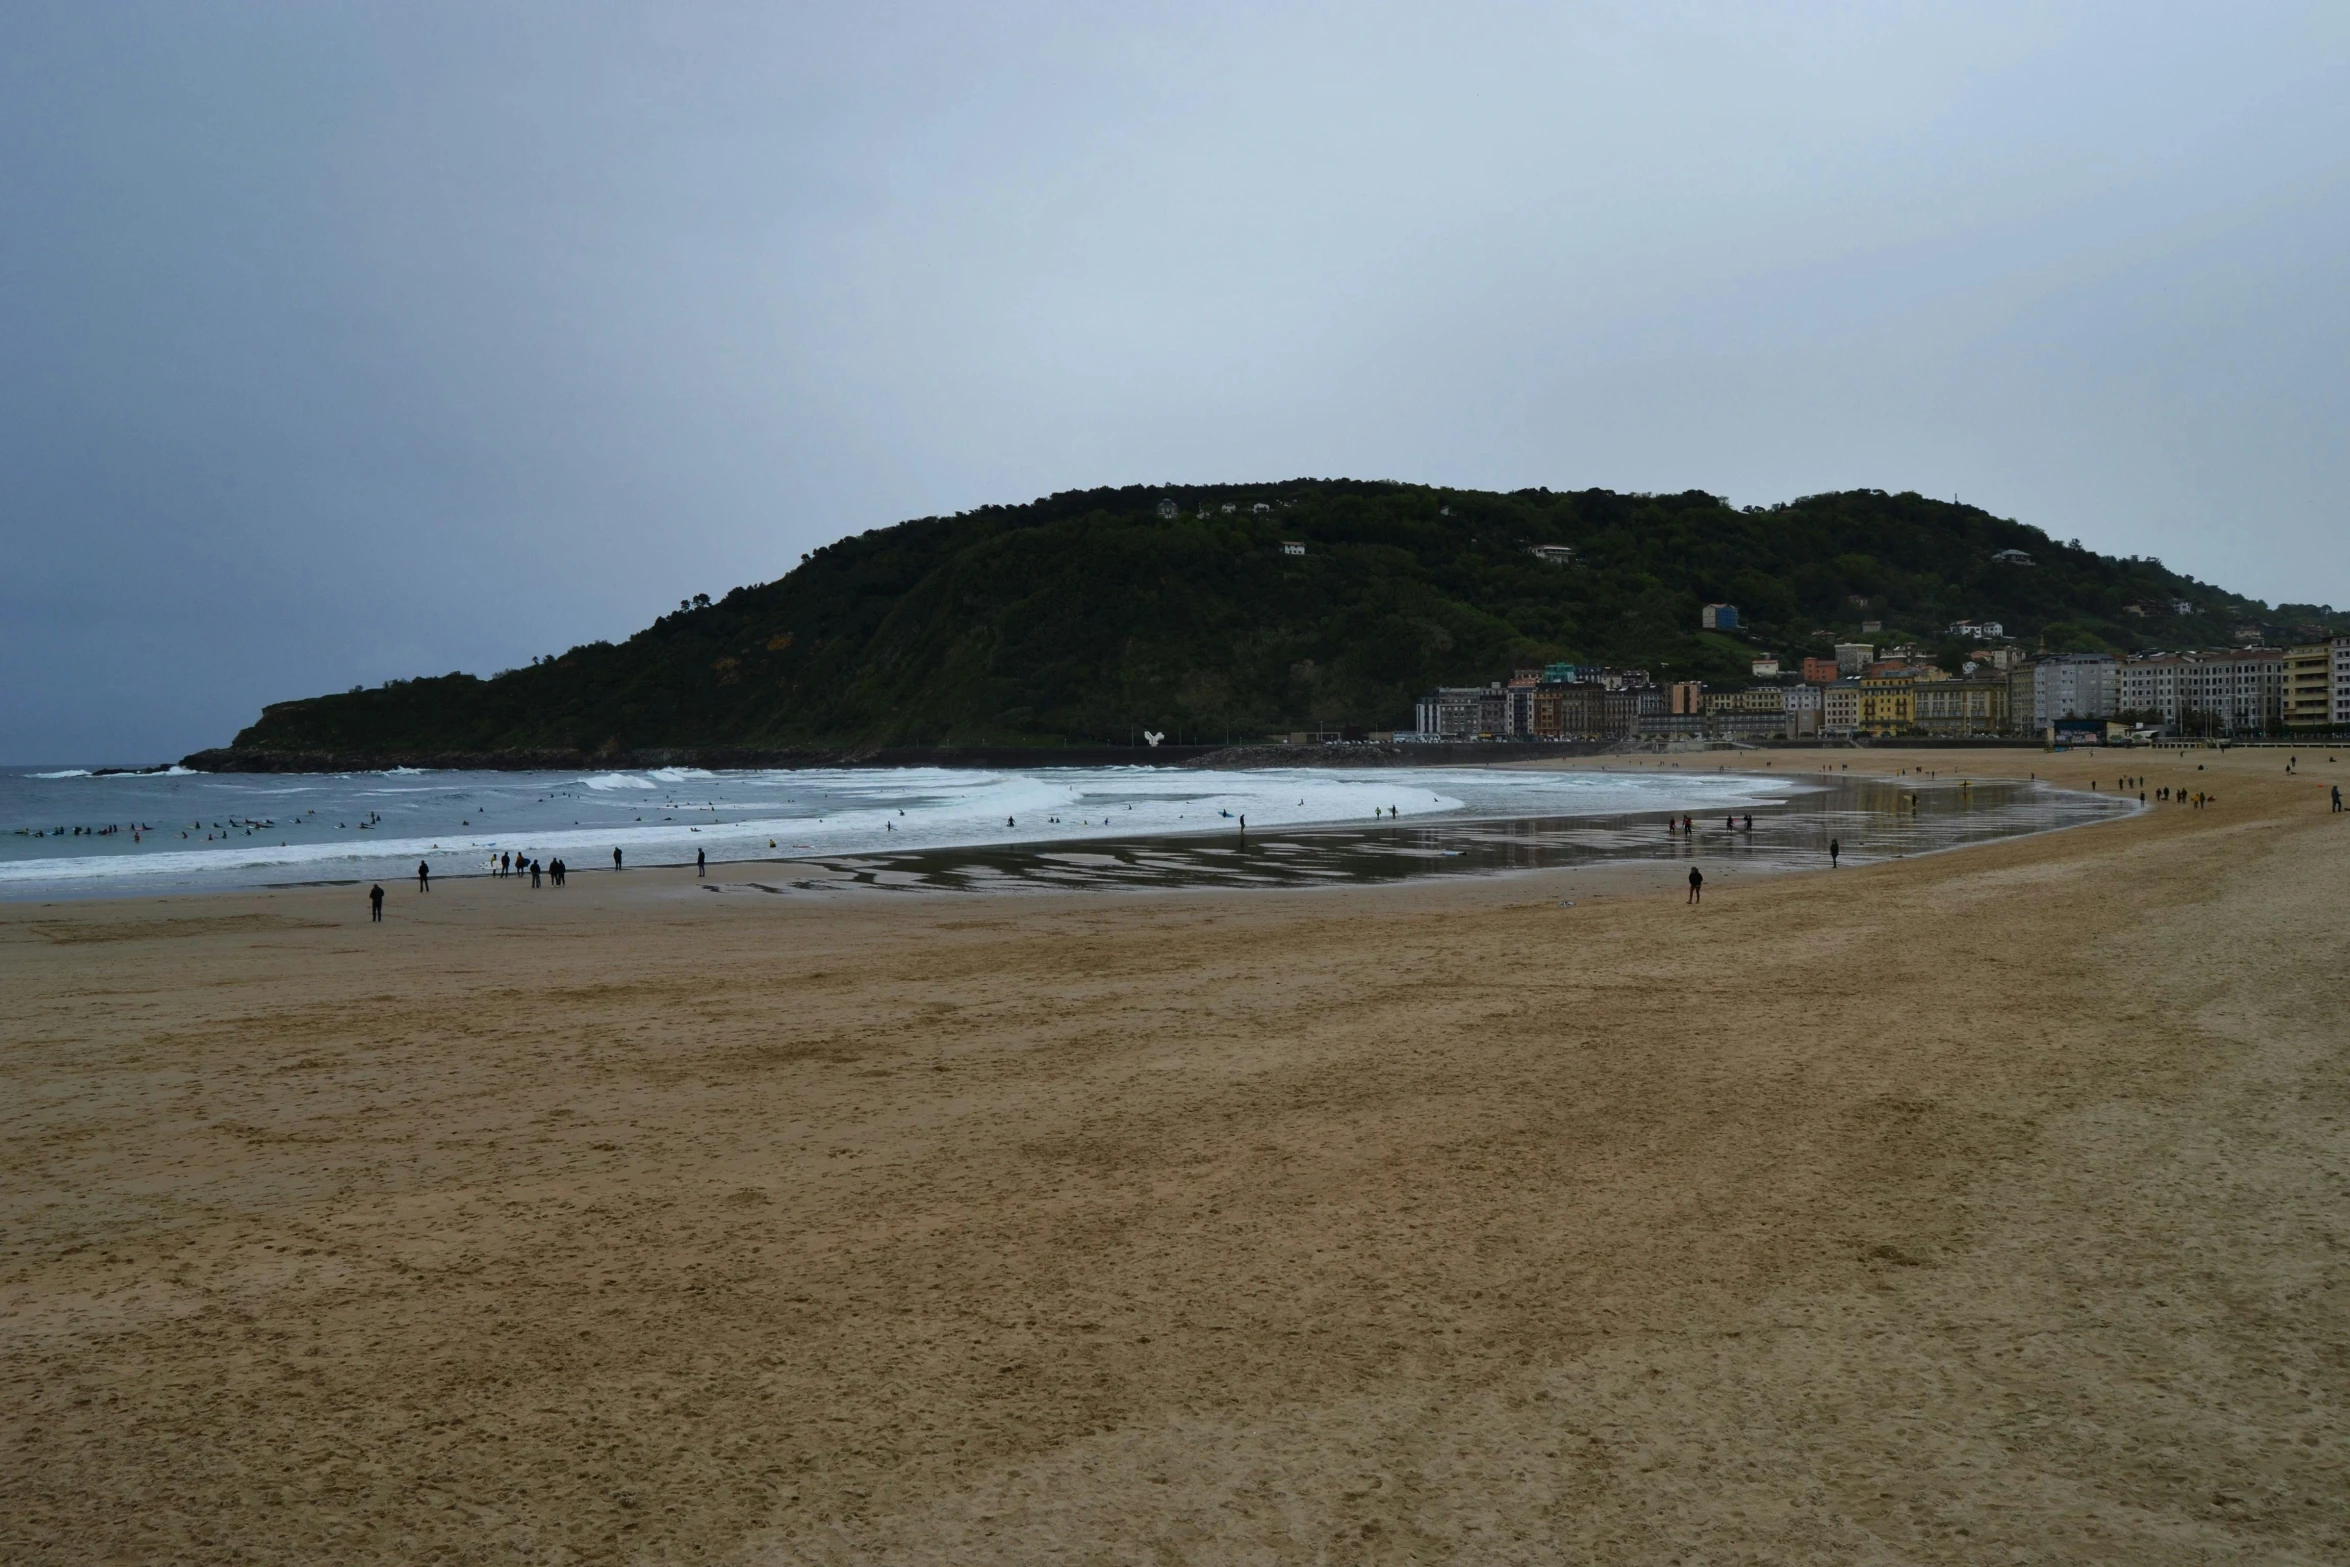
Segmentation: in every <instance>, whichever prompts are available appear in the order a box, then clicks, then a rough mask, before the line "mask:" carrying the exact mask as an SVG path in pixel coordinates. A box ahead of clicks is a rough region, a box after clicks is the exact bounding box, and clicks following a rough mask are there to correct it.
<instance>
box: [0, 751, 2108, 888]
mask: <svg viewBox="0 0 2350 1567" xmlns="http://www.w3.org/2000/svg"><path fill="white" fill-rule="evenodd" d="M1685 760H1686V759H1676V758H1670V757H1666V758H1659V759H1656V760H1655V761H1654V762H1653V763H1652V764H1651V765H1650V766H1649V767H1647V768H1645V769H1644V768H1641V767H1638V766H1636V765H1633V764H1629V763H1624V762H1622V761H1621V760H1620V759H1615V760H1611V761H1610V762H1606V763H1600V762H1595V761H1592V760H1589V759H1573V760H1568V759H1520V760H1517V761H1515V762H1513V763H1510V764H1508V765H1507V767H1506V768H1503V767H1497V768H1495V769H1493V770H1495V771H1505V770H1508V771H1526V770H1532V771H1540V772H1552V771H1559V772H1576V773H1584V774H1601V773H1620V774H1623V775H1645V776H1660V775H1663V774H1665V773H1667V772H1670V771H1682V770H1683V769H1684V766H1685ZM1683 776H1685V777H1687V778H1690V779H1693V780H1694V779H1697V778H1707V777H1724V778H1733V779H1743V780H1751V781H1753V782H1756V783H1761V784H1766V785H1772V786H1776V787H1780V788H1783V789H1785V790H1786V791H1788V794H1789V800H1788V801H1787V802H1784V803H1782V804H1779V805H1771V806H1764V807H1762V808H1761V825H1762V828H1763V830H1764V834H1765V837H1764V838H1763V839H1759V840H1758V839H1756V838H1754V837H1753V836H1751V835H1750V836H1748V837H1746V838H1744V839H1738V838H1733V839H1732V840H1730V841H1729V842H1728V843H1727V844H1726V845H1724V844H1721V843H1715V842H1712V841H1711V840H1709V842H1708V847H1709V849H1711V850H1712V852H1713V855H1714V858H1715V860H1716V861H1720V860H1723V859H1725V858H1726V859H1728V860H1729V861H1732V862H1737V863H1739V864H1740V868H1741V869H1744V870H1746V871H1748V872H1750V873H1758V872H1763V871H1771V872H1774V873H1775V872H1777V871H1779V870H1783V869H1800V868H1802V867H1801V866H1794V865H1783V864H1781V863H1779V861H1780V860H1782V859H1785V858H1786V857H1787V856H1788V854H1789V852H1790V851H1789V850H1787V849H1785V848H1781V849H1779V850H1777V851H1775V853H1776V856H1777V857H1776V858H1774V857H1773V851H1768V850H1765V849H1763V848H1762V845H1763V844H1766V843H1768V842H1769V841H1770V837H1771V835H1772V834H1773V833H1774V832H1778V833H1782V834H1783V832H1784V831H1787V830H1792V829H1793V827H1794V826H1795V824H1796V823H1797V821H1798V820H1799V819H1800V818H1801V817H1803V816H1805V815H1808V814H1811V812H1812V810H1813V809H1828V808H1829V806H1828V804H1827V802H1826V801H1824V800H1812V799H1810V798H1809V797H1810V796H1813V795H1827V796H1832V795H1834V794H1835V793H1836V791H1838V790H1839V788H1843V789H1844V790H1845V792H1846V795H1847V797H1848V798H1847V800H1846V801H1845V804H1846V805H1847V807H1849V805H1850V804H1851V802H1850V800H1849V795H1850V791H1851V788H1852V787H1854V786H1857V785H1859V784H1860V783H1861V782H1862V780H1864V779H1866V778H1870V777H1873V776H1875V775H1872V774H1867V773H1864V774H1861V775H1854V774H1852V773H1850V772H1849V771H1846V772H1840V773H1834V774H1830V773H1825V772H1815V771H1809V770H1796V769H1788V770H1785V771H1768V770H1764V769H1760V768H1741V767H1731V766H1728V765H1726V764H1721V765H1716V766H1714V767H1711V768H1696V767H1688V768H1686V770H1685V771H1684V772H1683ZM1985 782H1987V783H1993V784H1998V783H2002V782H2003V781H2002V780H2000V779H1998V778H1997V777H1996V776H1986V777H1985ZM2049 788H2050V789H2051V790H2053V788H2054V786H2053V785H2051V786H2049ZM2059 792H2062V791H2059ZM1935 798H1936V800H1937V803H1939V804H1945V805H1946V804H1947V803H1948V797H1947V796H1936V797H1935ZM2080 798H2081V800H2082V802H2083V804H2084V805H2086V803H2087V801H2088V800H2089V799H2091V798H2100V797H2092V796H2087V795H2082V796H2080ZM1807 804H1808V806H1809V807H1811V809H1807ZM2076 808H2077V807H2076ZM2130 808H2131V809H2135V808H2136V807H2135V806H2134V805H2133V806H2132V807H2130ZM1711 809H1713V810H1714V811H1717V812H1718V811H1719V810H1720V809H1721V807H1719V806H1718V805H1717V806H1715V807H1712V808H1711ZM1741 809H1742V810H1743V811H1744V814H1745V815H1746V818H1747V819H1748V820H1749V821H1752V820H1753V819H1754V815H1755V812H1754V811H1753V810H1751V809H1745V808H1743V807H1742V808H1741ZM2052 809H2053V810H2054V811H2055V812H2058V813H2061V812H2062V811H2063V810H2064V809H2065V807H2064V806H2063V805H2062V804H2061V803H2059V804H2057V805H2056V806H2054V807H2052ZM1668 814H1670V813H1668ZM1699 814H1703V813H1699ZM1647 818H1648V813H1647V812H1645V811H1633V812H1625V811H1623V810H1621V809H1619V808H1612V807H1611V808H1607V809H1595V810H1589V811H1583V812H1543V811H1539V810H1527V809H1519V810H1503V809H1500V808H1498V807H1487V808H1484V809H1481V810H1475V811H1468V812H1462V813H1446V814H1440V815H1429V816H1421V817H1414V818H1411V819H1410V820H1409V821H1408V822H1399V823H1396V824H1394V825H1392V826H1390V825H1388V824H1384V823H1375V824H1374V825H1373V826H1372V827H1370V828H1368V829H1365V828H1364V826H1363V824H1362V823H1361V822H1360V821H1359V820H1357V819H1354V818H1351V817H1331V818H1325V819H1318V820H1308V821H1300V822H1289V823H1282V824H1278V825H1274V826H1268V827H1264V828H1261V829H1259V830H1258V831H1257V832H1255V833H1253V834H1248V835H1236V834H1235V833H1234V831H1233V830H1232V829H1231V828H1230V827H1228V826H1220V827H1203V828H1198V829H1186V830H1169V831H1162V832H1143V833H1119V832H1097V833H1084V832H1079V833H1073V834H1069V835H1066V836H1060V837H1049V838H1043V837H1040V838H1022V839H1013V840H1004V839H1000V838H999V839H990V838H985V837H981V838H976V839H973V840H971V841H969V842H953V841H949V842H940V843H928V844H923V845H920V846H917V847H914V848H908V849H899V848H895V847H883V846H880V845H874V846H871V847H865V848H857V849H837V850H831V851H826V852H821V853H816V854H800V855H794V854H785V853H774V854H756V855H751V856H746V857H740V858H713V859H711V860H710V861H709V862H708V863H709V869H710V872H711V877H710V880H711V881H713V882H716V881H722V880H728V879H733V880H742V879H744V878H745V877H747V876H752V875H767V876H770V877H774V876H782V877H784V878H785V879H787V880H789V879H794V878H800V879H802V880H801V881H800V890H857V889H853V888H851V887H850V886H849V884H848V883H847V882H840V883H839V884H838V885H837V886H836V887H833V888H826V889H812V888H809V887H808V886H807V885H806V883H805V881H804V878H807V877H811V876H813V877H819V878H822V877H832V878H836V879H837V878H839V877H840V876H841V874H842V872H841V869H840V867H842V866H844V865H845V866H856V867H861V868H864V869H867V870H871V871H873V872H874V873H875V874H876V876H878V877H879V878H880V879H881V880H882V881H883V882H889V881H890V880H891V879H892V878H896V879H898V880H901V881H902V879H903V878H902V877H901V876H899V873H898V868H899V867H907V866H915V865H921V864H926V863H928V864H936V863H940V862H944V861H948V860H959V861H964V862H969V863H973V864H983V863H984V864H989V865H992V866H993V867H995V873H996V874H1000V875H1003V876H1004V877H1005V878H1006V880H1005V882H1004V883H1003V885H1002V887H1001V889H1000V890H1005V891H1011V890H1017V891H1021V892H1023V893H1027V892H1033V891H1036V890H1038V889H1037V888H1036V887H1034V886H1033V885H1029V884H1027V882H1026V881H1025V880H1024V878H1032V877H1034V876H1035V875H1036V874H1037V872H1038V870H1039V869H1040V868H1050V862H1055V861H1064V860H1071V859H1079V860H1089V861H1090V860H1103V859H1119V860H1123V861H1128V862H1162V861H1165V860H1167V859H1168V858H1170V857H1174V858H1177V859H1187V860H1189V861H1190V862H1191V864H1192V866H1193V869H1194V870H1195V871H1202V870H1204V869H1205V868H1206V862H1205V861H1203V860H1201V858H1200V856H1202V855H1203V854H1219V853H1225V852H1228V850H1230V849H1234V848H1236V849H1237V850H1238V851H1240V852H1241V853H1243V854H1247V853H1248V852H1250V851H1252V850H1254V851H1259V852H1260V853H1261V851H1263V850H1264V849H1265V848H1266V846H1268V845H1270V846H1274V847H1276V848H1286V849H1292V850H1302V851H1303V852H1306V853H1308V854H1313V853H1326V852H1327V851H1329V850H1330V849H1331V847H1332V846H1334V845H1341V844H1345V843H1348V842H1359V843H1362V844H1363V845H1365V846H1366V847H1369V848H1372V849H1373V850H1376V848H1377V846H1378V845H1379V844H1380V843H1382V842H1390V843H1394V844H1397V845H1402V844H1413V845H1417V846H1418V847H1416V848H1413V849H1406V850H1403V851H1402V852H1405V853H1409V854H1414V855H1417V856H1420V857H1423V858H1433V857H1434V856H1435V855H1436V854H1437V853H1438V852H1439V848H1438V847H1431V846H1441V845H1444V844H1447V843H1451V844H1459V843H1464V842H1466V843H1475V842H1476V841H1478V840H1480V839H1481V838H1483V837H1485V836H1486V835H1487V833H1489V831H1490V830H1491V829H1496V828H1503V827H1516V828H1520V829H1532V830H1533V831H1534V833H1535V836H1536V837H1538V838H1539V837H1541V836H1542V835H1543V833H1544V832H1545V831H1546V830H1547V831H1548V832H1549V833H1550V834H1553V835H1557V834H1562V833H1563V834H1565V835H1568V836H1574V835H1577V834H1582V835H1590V834H1592V833H1595V832H1606V831H1616V832H1622V831H1626V830H1629V829H1630V828H1632V827H1634V826H1637V825H1643V824H1645V823H1646V821H1647ZM2097 819H2099V818H2097V817H2093V816H2092V817H2087V818H2084V819H2083V820H2079V821H2064V820H2055V821H2049V822H2046V823H2044V824H2037V825H2020V826H2018V827H2016V828H2014V829H2013V830H2010V831H2006V832H2002V833H1999V834H1997V835H1989V834H1986V835H1983V836H1980V837H1967V836H1964V835H1963V833H1960V824H1956V823H1953V824H1951V825H1950V827H1949V830H1950V831H1951V832H1952V833H1953V834H1957V836H1955V837H1954V838H1953V840H1952V841H1950V842H1947V843H1942V844H1930V843H1929V844H1926V845H1920V846H1910V847H1905V848H1904V849H1902V850H1900V851H1899V852H1898V853H1897V854H1895V855H1894V856H1892V857H1902V856H1904V855H1909V856H1914V855H1916V854H1919V853H1925V852H1940V851H1941V850H1942V849H1945V848H1958V847H1967V846H1970V845H1972V844H1975V843H1980V842H1998V841H2005V840H2006V839H2008V838H2013V837H2022V836H2030V835H2032V834H2035V833H2039V832H2046V831H2052V830H2062V829H2063V828H2065V827H2068V826H2076V825H2089V824H2091V823H2093V822H2094V821H2095V820H2097ZM1845 830H1846V831H1850V830H1851V829H1850V828H1847V829H1845ZM1700 831H1701V833H1711V831H1712V829H1711V828H1710V826H1707V825H1706V824H1704V823H1701V824H1700ZM1725 848H1726V850H1727V854H1726V855H1725V853H1724V850H1725ZM1851 848H1852V851H1853V852H1852V853H1851V854H1850V855H1849V856H1848V859H1849V860H1850V862H1851V863H1853V864H1856V865H1857V864H1865V863H1868V862H1869V861H1870V860H1872V859H1874V858H1876V857H1877V856H1876V855H1875V854H1874V853H1872V852H1871V851H1870V849H1869V847H1868V846H1867V845H1866V844H1865V842H1863V841H1862V840H1858V839H1856V840H1855V842H1854V843H1853V844H1852V845H1851ZM410 852H417V853H421V854H422V855H426V856H430V857H432V858H433V859H434V860H435V861H436V862H437V863H438V864H440V865H441V866H442V867H444V868H443V869H441V870H439V871H436V873H435V875H434V877H433V881H434V884H435V885H436V886H439V885H443V884H449V885H455V884H462V883H470V882H482V883H492V882H503V881H506V880H508V879H509V878H507V877H502V876H500V875H499V874H498V873H497V872H495V871H485V870H483V869H479V868H475V866H476V861H475V859H474V857H473V856H474V855H477V854H478V853H480V852H482V851H481V849H480V846H479V845H475V846H471V847H470V848H466V847H460V848H454V849H452V848H448V847H445V846H442V845H439V844H434V845H432V846H431V847H429V848H424V849H421V850H412V851H410ZM1441 852H1442V853H1444V854H1446V855H1453V856H1460V857H1463V858H1465V859H1467V860H1469V861H1470V862H1471V863H1467V864H1464V865H1461V866H1458V867H1445V866H1441V865H1436V864H1430V865H1428V866H1425V867H1422V868H1418V869H1415V870H1412V871H1410V872H1409V873H1399V872H1396V871H1395V870H1394V867H1393V866H1391V865H1388V866H1381V865H1374V864H1368V863H1364V862H1362V861H1361V858H1360V856H1356V857H1355V862H1354V863H1355V874H1352V875H1346V876H1335V875H1334V876H1333V879H1332V883H1331V884H1333V885H1338V886H1362V885H1374V884H1378V883H1380V882H1384V881H1386V880H1390V879H1403V880H1426V879H1460V878H1463V877H1482V876H1493V875H1509V874H1516V873H1517V872H1518V871H1520V870H1523V869H1528V868H1537V867H1529V866H1524V865H1515V866H1513V865H1496V864H1491V863H1486V862H1485V859H1484V858H1481V857H1480V856H1479V855H1478V854H1476V853H1475V852H1472V851H1468V850H1463V849H1460V848H1457V847H1455V848H1444V849H1442V850H1441ZM1660 855H1662V856H1666V857H1671V858H1676V859H1687V858H1689V857H1690V851H1689V850H1688V849H1685V848H1683V847H1682V846H1681V845H1680V844H1679V843H1677V842H1669V843H1666V844H1663V845H1654V844H1650V843H1648V842H1647V841H1646V840H1645V839H1641V840H1639V841H1637V842H1635V843H1631V844H1626V845H1622V846H1621V852H1613V853H1612V852H1611V851H1610V850H1608V849H1606V848H1595V849H1591V850H1588V851H1586V852H1582V853H1567V854H1555V853H1554V854H1550V855H1547V856H1545V855H1538V856H1537V857H1538V858H1547V859H1553V860H1557V861H1559V862H1560V863H1572V864H1576V865H1581V864H1586V863H1618V862H1621V863H1626V864H1635V865H1637V864H1643V863H1646V862H1648V861H1650V860H1653V859H1656V858H1658V857H1660ZM30 863H46V862H30ZM62 863H64V864H67V865H71V864H73V863H74V862H73V861H71V860H67V861H64V862H62ZM458 865H462V866H465V867H467V868H465V869H451V868H447V867H452V866H458ZM693 866H694V862H693V861H692V860H690V859H632V860H631V861H630V863H629V865H628V868H627V872H626V873H627V874H657V873H660V872H665V871H668V872H674V871H680V870H691V869H692V868H693ZM321 868H322V869H323V868H325V865H324V864H323V863H322V865H321ZM576 869H577V870H578V873H579V874H580V875H581V876H582V877H583V878H588V879H595V878H600V877H601V876H602V875H604V874H605V873H606V870H607V869H608V868H607V867H605V866H604V865H603V864H602V863H601V862H600V861H597V862H593V863H590V864H587V865H584V866H581V867H576ZM525 874H526V873H525V872H516V873H515V876H517V877H519V876H522V875H525ZM1318 874H1330V873H1329V872H1320V873H1318ZM413 879H414V878H413V876H412V875H402V874H400V873H398V872H397V871H391V872H379V873H378V874H375V875H368V874H356V875H322V876H314V877H294V878H289V879H286V880H279V881H255V882H252V883H249V884H247V885H244V886H225V887H201V886H198V887H184V886H181V887H175V886H165V887H149V888H146V889H138V888H126V889H119V890H118V889H115V888H112V887H108V886H106V885H105V878H103V877H98V876H92V877H90V878H88V879H87V881H86V882H85V883H84V886H86V887H87V889H88V890H83V886H77V887H73V888H71V889H61V888H60V887H58V886H56V885H47V886H43V887H42V888H41V889H40V890H38V891H35V892H28V893H22V894H11V895H8V896H6V897H0V907H4V906H6V905H8V904H33V905H38V906H43V907H51V906H58V905H63V904H78V903H87V902H134V903H135V902H141V901H150V900H187V899H194V898H208V897H235V896H240V895H246V894H262V893H272V892H299V891H305V890H312V889H316V890H328V889H335V888H349V887H355V886H365V885H367V884H369V883H371V882H381V883H383V884H384V885H386V886H387V887H390V888H397V887H399V886H401V885H402V884H405V883H408V882H412V881H413ZM867 879H868V881H870V880H872V879H873V878H870V877H869V878H867ZM1186 885H1191V883H1189V882H1186V881H1184V880H1182V879H1180V877H1176V878H1172V879H1167V880H1165V881H1164V882H1163V884H1159V885H1150V884H1145V883H1143V882H1135V883H1134V884H1132V885H1128V886H1125V887H1123V888H1122V889H1121V890H1132V891H1172V890H1178V889H1179V888H1180V887H1182V886H1186ZM1297 885H1298V883H1296V882H1294V881H1293V882H1287V883H1283V884H1282V885H1280V886H1275V885H1265V886H1260V887H1252V888H1240V889H1234V890H1246V891H1277V890H1284V888H1291V889H1294V888H1295V887H1296V886H1297ZM875 890H908V891H944V890H955V891H966V890H967V891H974V892H982V893H984V892H987V891H990V890H998V889H992V888H990V887H988V886H985V885H971V886H965V885H960V884H958V885H955V886H951V887H949V886H939V885H922V886H906V887H890V886H881V887H877V888H875ZM1093 890H1105V889H1093Z"/></svg>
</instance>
